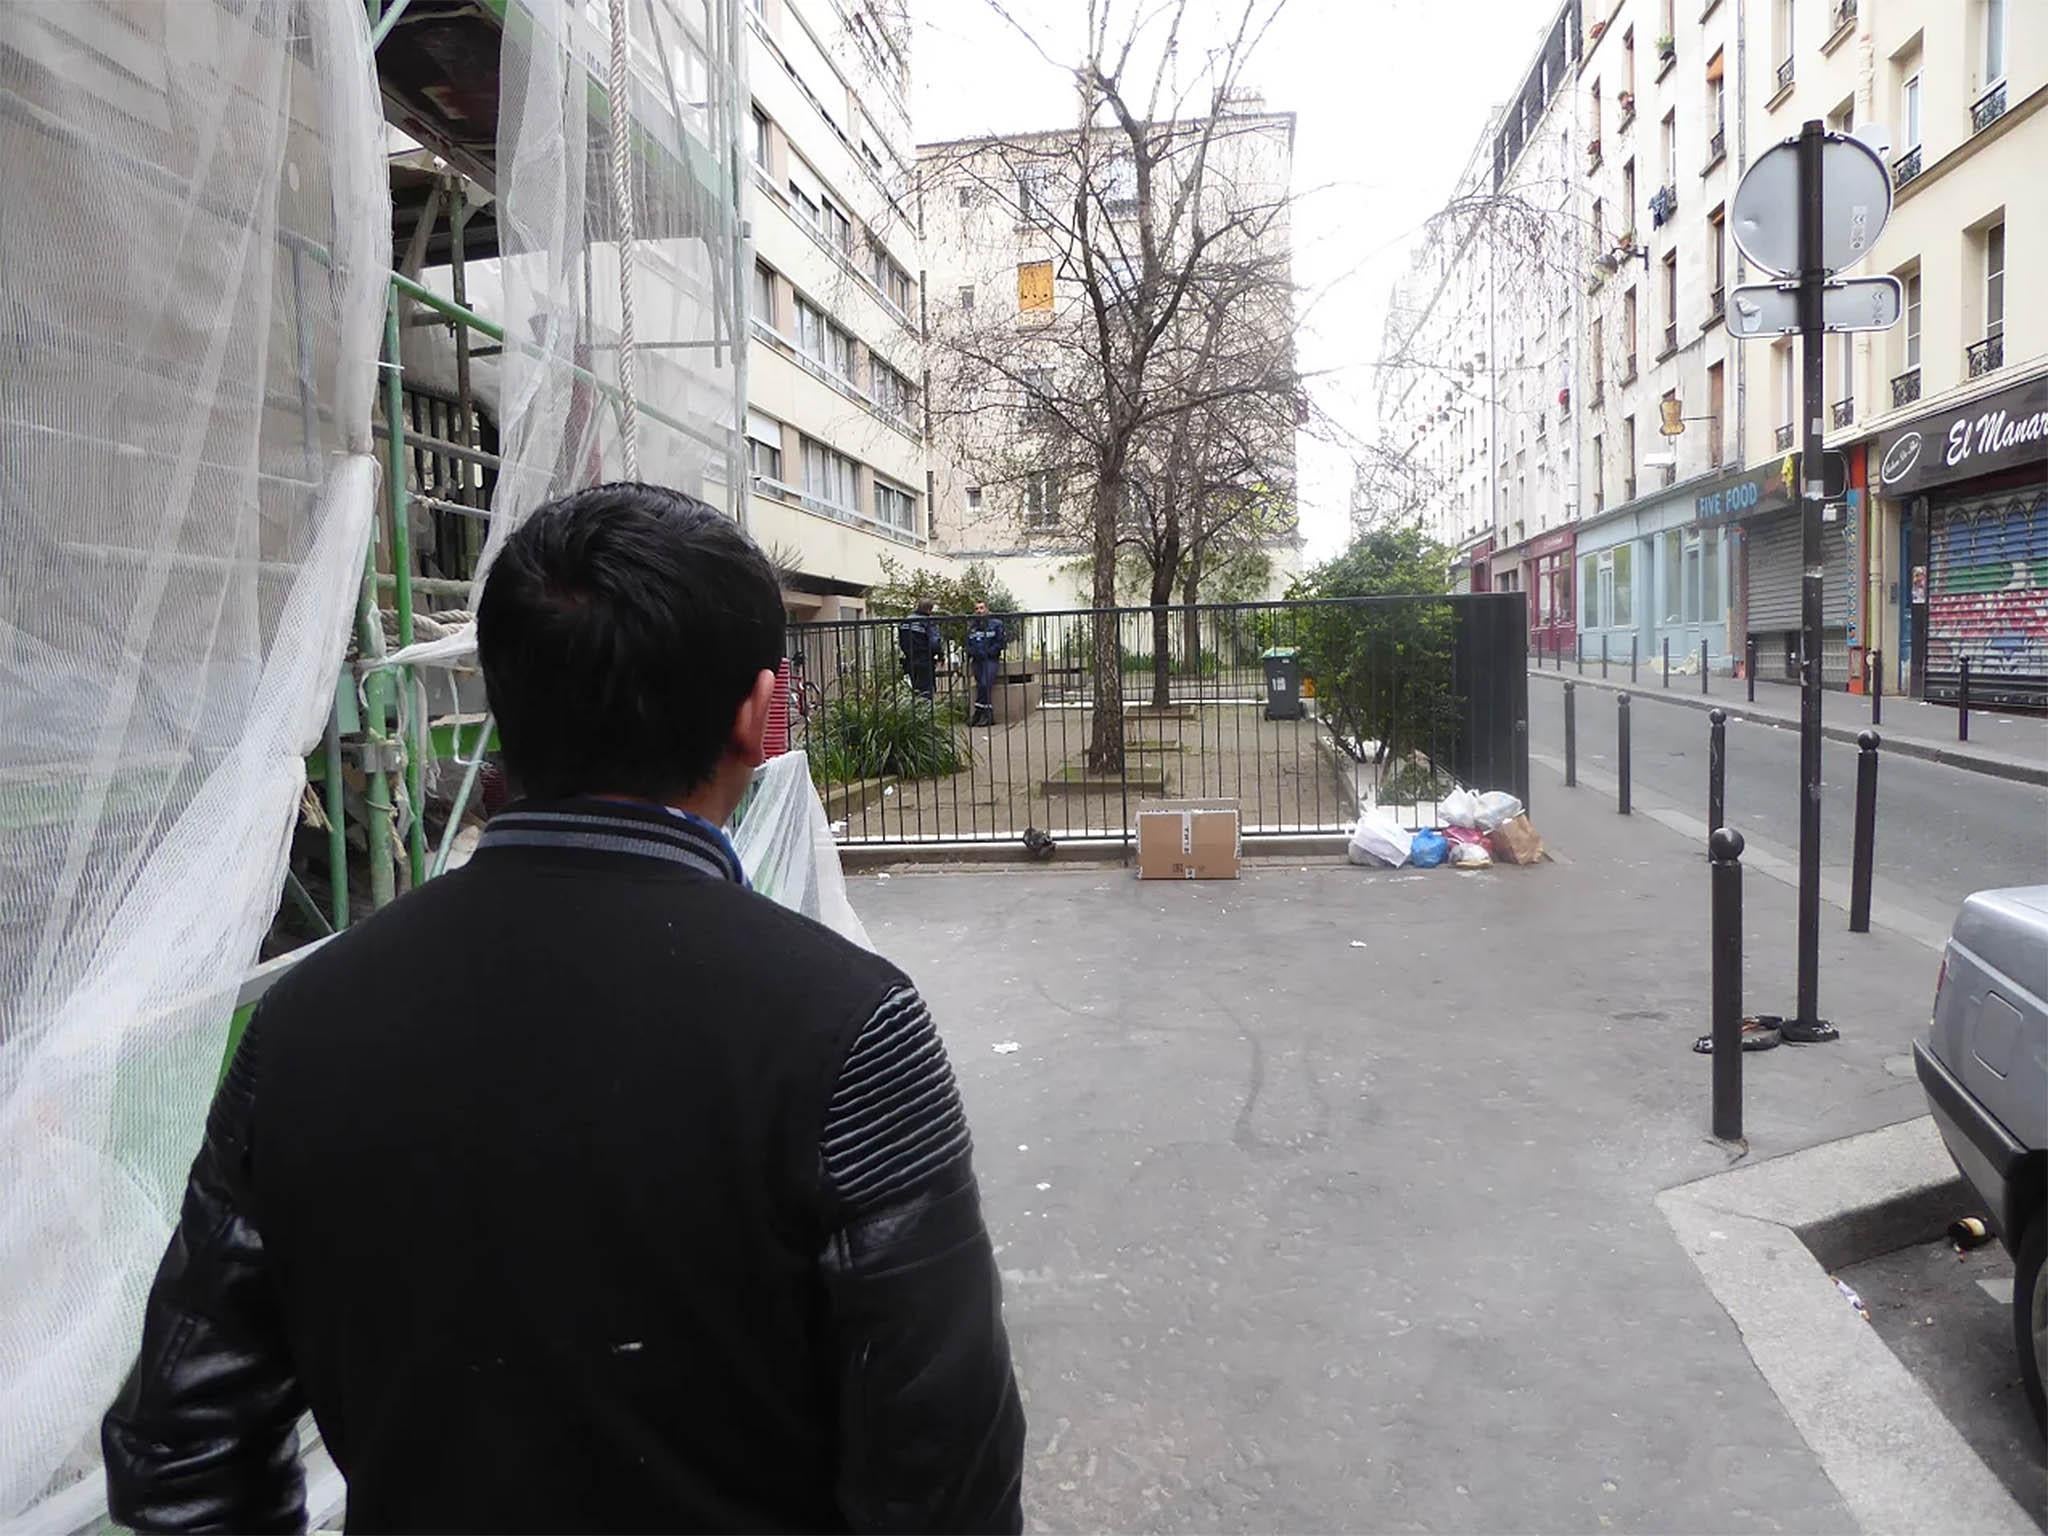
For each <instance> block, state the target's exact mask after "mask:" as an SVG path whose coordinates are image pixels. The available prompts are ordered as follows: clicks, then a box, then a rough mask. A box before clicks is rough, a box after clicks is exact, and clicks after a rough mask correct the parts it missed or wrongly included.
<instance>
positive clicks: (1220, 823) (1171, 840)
mask: <svg viewBox="0 0 2048 1536" xmlns="http://www.w3.org/2000/svg"><path fill="white" fill-rule="evenodd" d="M1243 851H1244V841H1243V837H1242V835H1241V833H1240V829H1239V819H1238V804H1237V802H1236V801H1235V800H1147V801H1143V802H1141V803H1140V804H1139V806H1138V878H1139V879H1140V880H1235V879H1236V878H1237V872H1238V861H1239V859H1240V858H1241V857H1242V855H1243Z"/></svg>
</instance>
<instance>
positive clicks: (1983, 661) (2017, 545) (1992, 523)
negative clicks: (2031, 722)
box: [1927, 490, 2048, 707]
mask: <svg viewBox="0 0 2048 1536" xmlns="http://www.w3.org/2000/svg"><path fill="white" fill-rule="evenodd" d="M1928 553H1929V562H1928V565H1929V568H1928V582H1927V585H1928V595H1927V596H1928V601H1927V695H1928V697H1929V698H1951V697H1953V696H1954V694H1955V691H1956V683H1957V677H1958V668H1957V665H1956V664H1957V662H1958V661H1959V660H1960V659H1961V658H1962V657H1964V656H1968V657H1969V658H1970V694H1971V697H1972V698H1973V699H1974V700H1979V701H1981V702H1984V703H1987V704H1990V703H1994V702H2001V701H2002V702H2006V703H2012V704H2020V705H2034V706H2037V707H2038V706H2039V705H2042V704H2048V494H2044V493H2042V492H2041V491H2038V490H2026V491H2016V492H2012V491H2009V492H2007V493H2005V494H2004V495H2001V496H1979V497H1974V498H1972V499H1971V500H1968V501H1960V502H1955V503H1952V504H1950V505H1948V506H1941V505H1936V506H1935V507H1934V508H1933V527H1932V530H1931V538H1930V547H1929V551H1928Z"/></svg>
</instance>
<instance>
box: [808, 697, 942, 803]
mask: <svg viewBox="0 0 2048 1536" xmlns="http://www.w3.org/2000/svg"><path fill="white" fill-rule="evenodd" d="M961 718H962V716H961V712H960V705H959V702H958V701H957V700H952V699H948V700H945V701H944V702H933V701H931V700H928V699H921V698H919V697H918V696H917V695H916V694H915V693H914V692H912V691H911V688H910V685H909V684H907V683H906V682H904V681H903V680H902V679H901V678H895V677H876V676H872V675H871V676H869V677H865V678H862V679H859V680H858V681H853V682H849V683H848V684H847V685H846V686H845V687H844V688H843V689H841V690H840V691H838V692H836V693H834V694H833V695H832V696H831V697H830V698H828V699H826V700H825V702H824V704H823V705H822V707H821V709H820V711H819V714H818V716H817V718H815V719H813V720H812V721H811V725H810V730H809V732H808V733H807V734H806V737H805V740H804V749H805V751H807V752H808V753H809V754H810V760H811V776H812V778H814V779H816V780H817V781H818V782H819V783H820V784H829V783H845V782H847V781H850V780H853V779H879V778H900V779H936V778H941V777H943V776H944V775H946V774H949V773H958V772H959V771H960V768H961V758H960V744H959V741H958V739H957V738H956V737H955V736H954V734H953V728H954V727H955V726H956V725H957V724H959V722H960V720H961Z"/></svg>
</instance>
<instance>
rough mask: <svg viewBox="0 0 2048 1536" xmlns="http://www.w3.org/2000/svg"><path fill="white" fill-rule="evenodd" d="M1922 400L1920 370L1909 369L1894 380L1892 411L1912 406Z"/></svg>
mask: <svg viewBox="0 0 2048 1536" xmlns="http://www.w3.org/2000/svg"><path fill="white" fill-rule="evenodd" d="M1919 398H1920V370H1919V369H1918V368H1908V369H1907V370H1906V371H1905V372H1904V373H1901V374H1898V375H1897V376H1895V377H1894V378H1893V379H1892V409H1893V410H1897V409H1898V408H1899V407H1900V406H1902V405H1911V404H1912V403H1913V402H1914V401H1915V400H1918V399H1919Z"/></svg>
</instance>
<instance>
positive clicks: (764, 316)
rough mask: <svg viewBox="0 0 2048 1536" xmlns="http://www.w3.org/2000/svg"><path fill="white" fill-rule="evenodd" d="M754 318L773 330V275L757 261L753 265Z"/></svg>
mask: <svg viewBox="0 0 2048 1536" xmlns="http://www.w3.org/2000/svg"><path fill="white" fill-rule="evenodd" d="M753 304H754V318H755V319H756V320H758V321H760V322H761V323H762V324H763V325H765V326H767V327H768V329H770V330H771V331H772V330H774V329H775V274H774V273H773V272H772V271H770V270H769V269H768V268H767V267H764V266H762V265H761V264H760V263H759V262H758V261H757V262H755V263H754V288H753Z"/></svg>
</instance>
